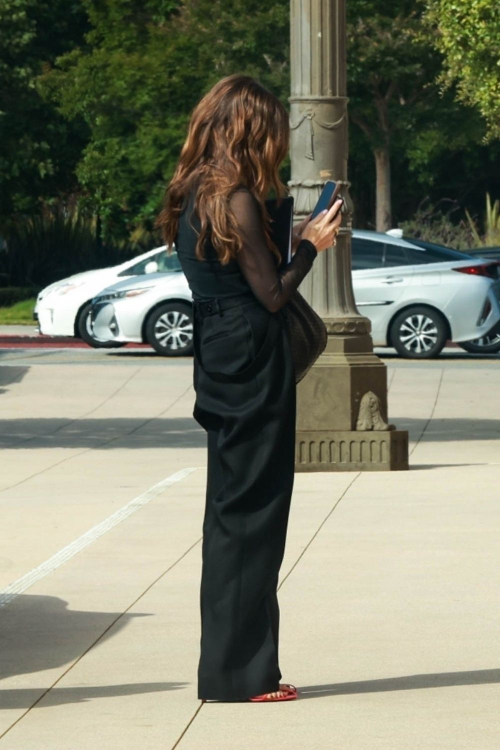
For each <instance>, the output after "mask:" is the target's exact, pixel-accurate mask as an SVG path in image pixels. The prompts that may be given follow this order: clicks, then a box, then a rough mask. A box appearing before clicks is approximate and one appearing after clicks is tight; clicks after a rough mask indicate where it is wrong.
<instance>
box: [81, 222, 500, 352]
mask: <svg viewBox="0 0 500 750" xmlns="http://www.w3.org/2000/svg"><path fill="white" fill-rule="evenodd" d="M167 257H168V256H167ZM170 257H171V258H172V259H174V258H176V256H175V255H172V256H170ZM172 263H173V261H172ZM177 263H178V261H177ZM352 266H353V283H354V294H355V298H356V303H357V305H358V308H359V310H360V312H362V313H363V314H364V315H366V316H367V317H368V318H369V319H370V320H371V323H372V337H373V343H374V345H375V346H394V347H395V348H396V350H397V351H398V352H399V353H400V354H401V355H402V356H404V357H410V358H427V357H436V356H437V355H438V354H439V352H440V351H441V349H442V348H443V347H444V345H445V343H446V341H447V340H452V341H457V342H462V341H471V340H473V339H478V338H480V337H481V336H484V335H485V334H486V333H487V332H488V331H490V330H491V329H492V328H493V327H494V326H495V325H496V324H497V323H498V321H500V305H499V297H500V279H499V273H498V271H499V264H498V262H496V261H489V260H484V259H481V258H473V257H471V256H468V255H466V254H464V253H461V252H458V251H456V250H450V249H449V248H445V247H442V246H440V245H434V244H431V243H425V242H421V241H417V240H411V241H407V240H404V239H402V238H400V237H397V236H393V235H389V234H382V233H378V232H368V231H360V230H355V231H354V232H353V239H352ZM92 330H93V335H94V337H96V338H97V339H100V340H102V341H104V342H109V341H115V342H122V343H125V342H127V341H138V342H142V341H147V342H149V343H150V344H151V345H152V346H153V347H154V348H155V349H156V351H158V352H159V353H161V354H164V355H169V356H177V355H187V354H191V352H192V309H191V293H190V291H189V287H188V285H187V281H186V279H185V277H184V274H183V273H182V272H181V271H180V267H178V270H177V271H175V270H173V267H172V270H171V272H170V273H167V274H153V275H151V276H148V277H144V276H142V277H140V278H134V279H129V280H125V281H121V282H120V283H119V284H115V285H113V286H111V287H109V288H108V289H104V290H103V291H102V292H101V293H100V294H99V295H97V296H96V298H95V299H94V305H93V308H92Z"/></svg>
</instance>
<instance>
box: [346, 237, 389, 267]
mask: <svg viewBox="0 0 500 750" xmlns="http://www.w3.org/2000/svg"><path fill="white" fill-rule="evenodd" d="M383 262H384V244H383V242H374V241H373V240H364V239H361V238H359V237H353V238H352V270H353V271H362V270H366V269H369V268H381V267H382V265H383Z"/></svg>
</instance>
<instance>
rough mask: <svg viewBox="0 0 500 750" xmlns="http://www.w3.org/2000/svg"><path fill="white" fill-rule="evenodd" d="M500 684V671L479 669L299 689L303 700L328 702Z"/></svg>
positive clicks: (309, 686)
mask: <svg viewBox="0 0 500 750" xmlns="http://www.w3.org/2000/svg"><path fill="white" fill-rule="evenodd" d="M499 682H500V669H478V670H472V671H469V672H437V673H431V674H411V675H404V676H403V677H384V678H382V679H378V680H359V681H357V682H337V683H332V684H331V685H308V686H303V687H299V692H300V698H301V700H303V699H304V698H324V697H327V696H335V695H353V694H356V693H385V692H391V691H393V690H428V689H429V688H442V687H456V686H460V685H491V684H496V683H499Z"/></svg>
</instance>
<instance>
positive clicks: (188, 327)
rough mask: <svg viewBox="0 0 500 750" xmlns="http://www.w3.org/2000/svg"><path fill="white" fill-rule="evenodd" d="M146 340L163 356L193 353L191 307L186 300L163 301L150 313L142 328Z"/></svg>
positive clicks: (179, 355)
mask: <svg viewBox="0 0 500 750" xmlns="http://www.w3.org/2000/svg"><path fill="white" fill-rule="evenodd" d="M144 334H145V338H146V341H147V342H148V344H150V345H151V346H152V347H153V349H154V350H155V351H156V352H158V354H161V355H162V356H163V357H187V356H190V355H191V354H192V353H193V307H192V305H190V304H188V303H187V302H165V303H163V304H162V305H160V306H159V307H156V308H155V309H154V310H153V312H152V313H150V315H149V317H148V319H147V321H146V326H145V329H144Z"/></svg>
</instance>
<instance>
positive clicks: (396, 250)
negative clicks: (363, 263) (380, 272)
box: [384, 245, 408, 266]
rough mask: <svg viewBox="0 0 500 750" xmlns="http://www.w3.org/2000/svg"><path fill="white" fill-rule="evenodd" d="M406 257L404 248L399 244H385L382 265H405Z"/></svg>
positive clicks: (406, 263) (406, 262)
mask: <svg viewBox="0 0 500 750" xmlns="http://www.w3.org/2000/svg"><path fill="white" fill-rule="evenodd" d="M407 265H408V258H407V255H406V252H405V248H404V247H401V246H400V245H386V246H385V257H384V266H407Z"/></svg>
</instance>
